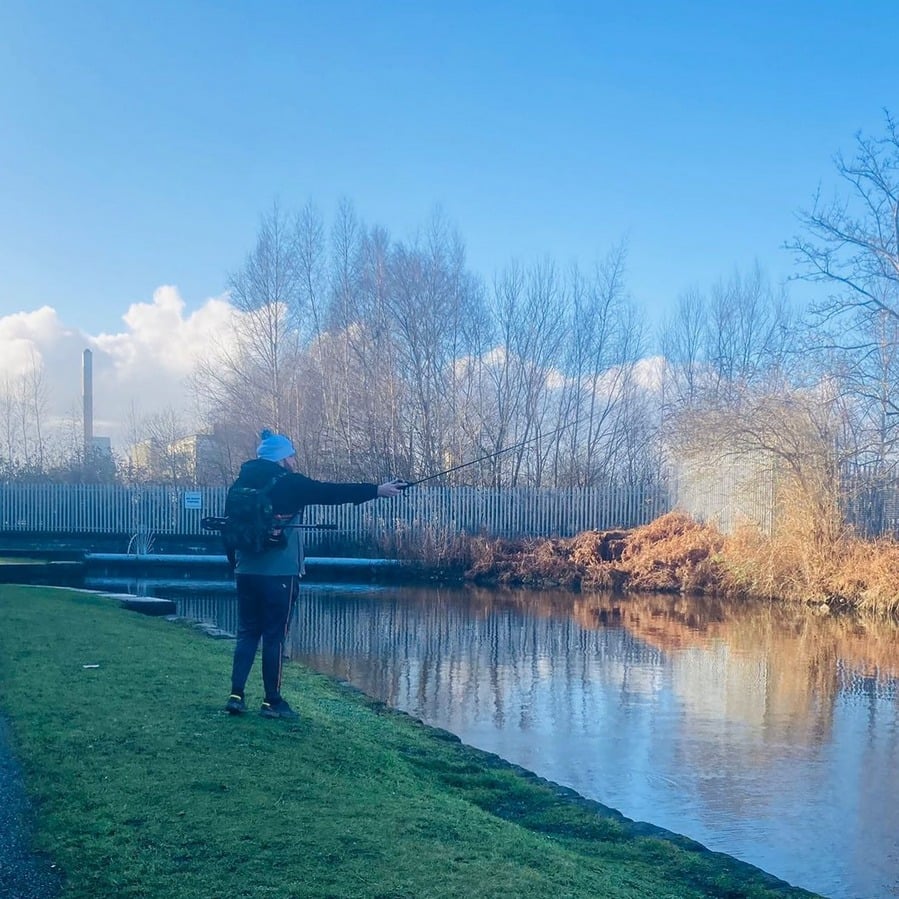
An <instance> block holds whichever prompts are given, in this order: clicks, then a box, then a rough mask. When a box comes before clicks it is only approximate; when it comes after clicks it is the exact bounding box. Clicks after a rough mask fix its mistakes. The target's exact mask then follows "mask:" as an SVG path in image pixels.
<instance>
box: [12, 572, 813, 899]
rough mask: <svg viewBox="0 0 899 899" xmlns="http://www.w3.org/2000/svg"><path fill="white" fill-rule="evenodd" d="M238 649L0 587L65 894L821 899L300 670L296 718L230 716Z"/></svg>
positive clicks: (71, 600)
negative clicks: (226, 708)
mask: <svg viewBox="0 0 899 899" xmlns="http://www.w3.org/2000/svg"><path fill="white" fill-rule="evenodd" d="M231 649H232V644H231V643H230V641H217V640H212V639H209V638H208V637H205V636H203V635H202V634H200V633H199V632H198V631H197V630H195V629H193V628H190V627H187V626H183V625H179V624H173V623H171V622H167V621H164V620H161V619H157V618H146V617H144V616H141V615H138V614H135V613H132V612H126V611H123V610H121V609H120V608H118V606H117V605H116V604H115V603H114V602H112V601H111V600H109V599H104V598H102V597H97V596H94V595H92V594H88V593H79V592H75V591H67V590H51V589H46V588H35V587H10V586H0V711H2V712H3V713H4V714H5V715H6V716H7V717H8V719H9V721H10V722H11V731H12V735H11V736H12V745H13V747H14V750H15V753H16V756H17V758H18V760H19V762H20V763H21V766H22V769H23V771H24V774H25V780H26V786H27V788H28V792H29V794H30V796H31V798H32V801H33V803H34V805H35V808H36V810H37V832H36V841H37V847H38V848H39V849H40V850H42V851H44V852H46V853H48V854H49V855H50V856H51V857H52V858H53V859H54V860H55V862H56V863H57V864H58V865H59V867H60V868H61V870H62V872H63V875H64V878H65V888H64V893H63V895H64V896H65V897H84V899H87V897H90V899H97V897H117V899H122V897H163V899H182V897H183V899H195V897H196V899H199V897H204V899H220V897H266V899H272V897H277V899H281V897H285V899H286V897H348V899H355V897H383V899H387V897H414V899H422V897H450V896H453V897H504V899H505V897H519V896H520V897H527V899H539V897H547V899H559V897H587V896H590V897H597V896H602V897H620V899H633V897H647V899H649V897H652V899H664V897H671V899H690V897H702V896H718V897H729V899H738V897H758V899H762V897H775V896H797V897H798V896H810V895H812V894H810V893H807V892H805V891H802V890H798V889H791V888H790V887H788V886H786V885H785V884H783V883H782V882H780V881H777V880H775V879H774V878H771V877H769V876H768V875H765V874H763V873H762V872H760V871H759V870H758V869H756V868H752V867H750V866H748V865H743V864H741V863H739V862H736V861H735V860H733V859H731V858H729V857H728V856H724V855H721V854H716V853H711V852H708V851H706V850H703V849H701V848H700V847H698V846H697V844H695V843H690V842H689V841H687V840H684V839H666V838H662V837H660V836H659V835H658V834H657V833H655V832H654V831H653V830H652V828H648V827H646V826H641V825H634V824H633V823H631V822H629V821H627V820H626V819H623V818H621V817H620V816H618V815H616V814H615V813H613V812H611V811H609V810H608V809H605V808H604V807H602V806H600V805H598V804H596V803H591V802H588V801H586V800H583V799H580V798H579V797H577V796H576V795H575V794H573V793H570V791H565V790H563V789H562V788H560V787H557V786H555V785H553V784H549V783H547V782H545V781H542V780H540V779H538V778H536V777H534V776H533V775H529V774H528V773H527V772H524V771H522V770H521V769H518V768H515V767H513V766H511V765H507V764H506V763H504V762H502V761H501V760H499V759H498V758H496V757H495V756H492V755H489V754H487V753H483V752H480V751H478V750H475V749H472V748H470V747H467V746H465V745H463V744H462V743H460V742H459V741H458V740H456V739H455V738H452V737H450V736H449V735H448V734H445V733H442V732H440V731H436V730H433V729H430V728H428V727H425V726H424V725H422V724H421V723H420V722H418V721H416V720H415V719H413V718H411V717H409V716H406V715H403V714H401V713H397V712H391V711H389V710H388V709H386V708H385V707H384V706H383V705H380V704H378V703H375V702H373V701H372V700H370V699H367V698H366V697H364V696H362V695H360V694H359V693H357V692H355V691H353V690H351V689H349V688H346V687H344V686H341V685H339V684H336V683H334V682H332V681H330V680H328V679H326V678H324V677H321V676H319V675H316V674H315V673H312V672H310V671H308V670H306V669H304V668H302V667H300V666H298V665H294V666H288V668H287V670H286V673H285V684H284V692H285V695H286V696H288V697H289V699H290V700H291V702H293V704H294V705H295V706H296V708H297V710H298V711H299V712H300V713H301V715H302V720H301V721H300V722H297V723H293V722H282V721H270V720H266V719H262V718H260V717H259V716H258V715H256V714H254V713H250V714H248V715H246V716H244V717H242V718H232V717H229V716H228V715H226V714H225V713H224V712H223V711H222V703H223V701H224V699H225V698H226V693H227V685H228V674H229V672H230V653H231ZM257 664H258V661H257ZM86 665H90V666H94V665H96V666H99V667H84V666H86ZM257 680H258V671H257V670H255V669H254V672H253V680H252V681H251V683H252V684H254V685H255V683H256V681H257ZM256 698H257V699H258V697H256ZM249 699H250V700H252V699H253V697H252V696H250V697H249ZM254 705H255V703H254Z"/></svg>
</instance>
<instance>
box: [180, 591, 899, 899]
mask: <svg viewBox="0 0 899 899" xmlns="http://www.w3.org/2000/svg"><path fill="white" fill-rule="evenodd" d="M169 595H171V594H169ZM179 611H180V612H181V613H182V614H185V615H190V616H192V617H198V618H201V619H207V620H213V621H215V622H216V623H217V624H218V625H219V626H220V627H223V628H225V629H228V630H232V631H233V630H234V628H235V624H236V609H235V608H234V600H233V593H232V594H230V598H225V597H223V595H222V594H221V593H219V594H218V595H217V596H214V595H206V596H195V597H190V598H179ZM897 631H899V629H897V626H896V624H895V623H893V622H887V621H882V620H877V619H873V618H872V619H864V618H859V617H857V616H856V617H852V618H848V617H847V618H839V617H834V616H831V615H826V614H825V615H822V614H820V613H819V612H817V611H815V610H812V609H808V608H799V607H789V606H783V605H769V604H762V603H750V602H739V603H733V602H723V601H719V600H715V599H709V598H690V597H680V596H678V597H664V596H627V597H612V596H609V595H605V594H597V595H587V594H575V595H572V594H571V593H568V592H564V591H545V592H542V591H497V590H492V589H472V588H469V589H464V590H457V589H441V588H432V587H428V588H406V587H403V588H393V587H391V588H376V589H373V588H355V589H353V588H348V587H347V586H346V585H340V586H335V587H322V586H315V585H305V586H304V589H303V591H302V595H301V598H300V601H299V603H298V605H297V608H296V610H295V613H294V618H293V621H292V624H291V630H290V635H289V638H288V647H287V651H288V654H289V655H290V657H291V658H293V659H296V660H299V661H302V662H304V663H306V664H308V665H310V666H311V667H313V668H315V669H317V670H319V671H322V672H325V673H327V674H330V675H333V676H335V677H338V678H341V679H344V680H346V681H348V682H350V683H352V684H354V685H355V686H357V687H359V688H361V689H363V690H364V691H365V692H367V693H369V694H370V695H372V696H375V697H377V698H379V699H382V700H384V701H386V702H388V703H389V704H391V705H393V706H395V707H397V708H401V709H404V710H405V711H408V712H410V713H411V714H414V715H416V716H417V717H420V718H422V719H423V720H425V721H427V722H428V723H431V724H434V725H436V726H439V727H442V728H445V729H447V730H450V731H452V732H454V733H456V734H458V735H459V736H460V737H461V738H462V739H463V740H465V742H468V743H471V744H473V745H477V746H480V747H481V748H484V749H487V750H489V751H492V752H496V753H498V754H499V755H501V756H503V757H504V758H507V759H509V760H510V761H513V762H515V763H517V764H520V765H523V766H524V767H526V768H529V769H530V770H533V771H536V772H537V773H538V774H541V775H542V776H544V777H547V778H549V779H551V780H554V781H557V782H559V783H562V784H565V785H566V786H570V787H573V788H574V789H576V790H577V791H578V792H580V793H582V794H584V795H586V796H590V797H591V798H595V799H598V800H599V801H601V802H603V803H605V804H607V805H611V806H614V807H616V808H618V809H620V810H621V811H622V812H623V813H624V814H626V815H628V816H629V817H632V818H636V819H639V820H647V821H651V822H652V823H654V824H657V825H660V826H662V827H666V828H669V829H671V830H674V831H677V832H679V833H685V834H687V835H689V836H691V837H693V838H694V839H697V840H699V841H700V842H702V843H705V844H706V845H707V846H709V847H710V848H713V849H716V850H719V851H723V852H727V853H729V854H732V855H736V856H737V857H739V858H741V859H743V860H745V861H749V862H751V863H752V864H756V865H758V866H759V867H762V868H764V869H765V870H768V871H770V872H772V873H774V874H776V875H777V876H779V877H782V878H784V879H786V880H789V881H790V882H792V883H795V884H798V885H801V886H804V887H806V888H809V889H814V890H817V891H819V892H821V893H823V894H825V895H828V896H832V897H850V896H852V897H856V896H880V895H889V894H890V892H891V890H893V889H894V888H895V887H896V885H897V879H899V844H897V840H896V837H895V834H896V833H897V832H899V812H897V810H896V806H897V803H895V801H894V797H895V796H896V795H897V787H899V775H897V773H896V772H897V771H899V768H897V764H896V763H897V761H899V727H897V711H896V684H897V679H899V641H897V636H899V633H897Z"/></svg>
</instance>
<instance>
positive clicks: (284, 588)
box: [231, 574, 300, 702]
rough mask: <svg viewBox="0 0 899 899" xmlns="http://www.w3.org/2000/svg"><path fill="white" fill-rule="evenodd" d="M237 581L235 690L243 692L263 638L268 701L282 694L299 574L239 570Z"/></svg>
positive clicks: (263, 679) (278, 697) (263, 677)
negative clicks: (283, 658)
mask: <svg viewBox="0 0 899 899" xmlns="http://www.w3.org/2000/svg"><path fill="white" fill-rule="evenodd" d="M236 582H237V645H236V646H235V647H234V664H233V666H232V668H231V692H232V693H239V694H240V695H241V696H242V695H243V692H244V688H245V687H246V684H247V678H248V677H249V676H250V669H251V668H252V667H253V660H254V659H255V658H256V649H257V648H258V647H259V640H260V639H261V640H262V683H263V685H264V686H265V700H266V702H277V700H278V699H280V698H281V656H282V653H283V651H284V638H285V637H286V636H287V625H288V621H289V619H290V610H291V608H293V603H294V601H295V599H296V596H297V590H298V587H299V582H300V579H299V578H298V577H287V576H285V577H273V576H272V575H265V574H239V575H237V578H236Z"/></svg>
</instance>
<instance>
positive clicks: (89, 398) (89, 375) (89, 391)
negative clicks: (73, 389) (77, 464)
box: [81, 350, 94, 459]
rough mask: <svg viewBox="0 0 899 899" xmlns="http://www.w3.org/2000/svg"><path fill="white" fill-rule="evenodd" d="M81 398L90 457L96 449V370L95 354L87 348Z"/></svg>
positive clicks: (85, 454) (87, 454) (86, 454)
mask: <svg viewBox="0 0 899 899" xmlns="http://www.w3.org/2000/svg"><path fill="white" fill-rule="evenodd" d="M81 399H82V403H83V414H82V417H83V419H84V458H85V459H89V458H90V457H91V455H92V454H93V450H94V372H93V354H92V353H91V351H90V350H85V351H84V354H83V364H82V368H81Z"/></svg>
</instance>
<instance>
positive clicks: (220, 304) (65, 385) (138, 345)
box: [0, 286, 236, 448]
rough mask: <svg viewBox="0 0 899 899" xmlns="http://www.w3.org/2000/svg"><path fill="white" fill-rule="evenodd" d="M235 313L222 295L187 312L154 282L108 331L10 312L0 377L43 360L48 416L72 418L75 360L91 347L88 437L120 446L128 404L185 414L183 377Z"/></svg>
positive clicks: (78, 376)
mask: <svg viewBox="0 0 899 899" xmlns="http://www.w3.org/2000/svg"><path fill="white" fill-rule="evenodd" d="M235 314H236V313H235V311H234V309H233V308H232V307H231V305H230V304H229V303H228V300H227V297H215V298H211V299H208V300H207V301H206V302H205V303H204V304H203V305H202V306H201V307H200V308H199V309H197V310H196V311H194V312H192V313H190V314H189V315H186V314H185V303H184V300H183V299H182V298H181V296H180V294H179V293H178V290H177V288H175V287H172V286H162V287H159V288H158V289H157V290H156V291H154V293H153V298H152V301H151V302H149V303H135V304H133V305H132V306H131V307H130V308H129V309H128V311H127V312H126V313H125V314H124V315H123V316H122V321H123V322H124V325H125V329H124V330H123V331H121V332H119V333H115V334H99V335H96V336H92V335H89V334H86V333H85V332H83V331H80V330H78V329H77V328H71V327H68V326H66V325H65V324H64V323H63V322H61V321H60V319H59V317H58V315H57V313H56V311H55V310H54V309H52V308H51V307H49V306H44V307H42V308H40V309H37V310H35V311H33V312H17V313H15V314H13V315H8V316H5V317H3V318H0V378H3V379H4V380H5V379H6V378H9V380H11V381H15V379H17V378H19V377H21V376H22V375H23V374H25V373H26V372H28V371H29V370H30V369H32V368H33V366H34V365H35V364H39V365H42V366H43V370H44V378H45V383H46V385H47V393H48V400H49V410H48V412H49V417H50V419H51V420H55V421H57V422H63V421H66V420H68V421H71V420H72V418H73V415H74V414H76V413H78V414H80V410H81V408H82V393H81V385H82V359H83V352H84V350H86V349H90V350H91V352H92V361H93V366H92V367H93V410H94V434H96V435H98V436H100V435H104V436H108V437H110V438H112V440H113V444H114V445H115V446H116V447H119V448H123V442H124V440H125V436H126V435H125V431H126V422H127V421H128V418H129V410H130V409H131V408H132V406H133V408H134V409H135V411H136V412H137V414H138V415H151V414H153V413H155V412H159V411H161V410H163V409H167V408H170V407H172V408H175V409H176V410H178V411H181V412H185V413H188V412H189V411H190V409H191V407H192V397H191V395H190V392H189V391H188V389H187V388H186V386H185V378H186V377H187V375H189V374H190V372H191V370H192V369H193V366H194V364H195V363H196V361H197V359H198V358H199V357H200V356H206V355H208V354H210V352H212V351H213V350H214V347H215V346H216V345H218V344H222V343H224V344H226V345H227V344H228V342H229V334H230V333H232V331H231V328H232V326H231V323H232V320H233V316H234V315H235Z"/></svg>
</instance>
